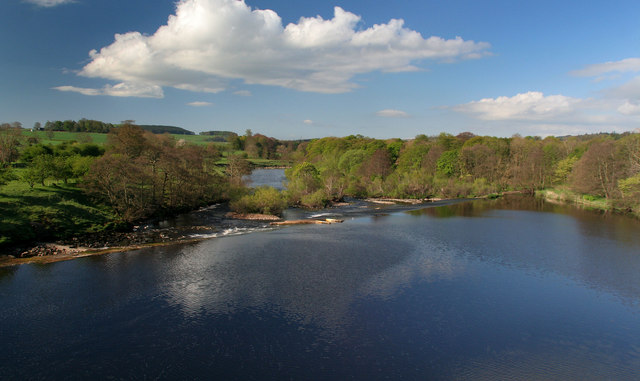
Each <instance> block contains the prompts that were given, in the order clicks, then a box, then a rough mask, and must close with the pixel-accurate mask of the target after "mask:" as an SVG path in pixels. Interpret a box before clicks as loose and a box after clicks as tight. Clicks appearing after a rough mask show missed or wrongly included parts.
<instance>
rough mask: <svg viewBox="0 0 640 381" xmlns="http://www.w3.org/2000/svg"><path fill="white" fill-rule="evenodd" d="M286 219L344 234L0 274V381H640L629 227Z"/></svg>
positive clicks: (468, 213)
mask: <svg viewBox="0 0 640 381" xmlns="http://www.w3.org/2000/svg"><path fill="white" fill-rule="evenodd" d="M288 213H289V214H290V215H291V216H295V217H296V218H299V217H302V218H305V217H309V216H311V215H313V214H325V215H332V216H339V217H342V218H344V219H345V222H344V223H342V224H334V225H301V226H289V227H284V228H277V229H274V228H270V227H268V226H266V225H261V226H252V228H251V229H247V230H246V231H244V230H240V231H239V233H238V235H227V236H224V237H218V238H211V239H207V240H204V241H201V242H198V243H191V244H183V245H172V246H164V247H155V248H146V249H143V250H135V251H130V252H126V253H112V254H106V255H102V256H95V257H86V258H81V259H76V260H73V261H68V262H58V263H52V264H47V265H22V266H16V267H9V268H3V269H0V322H1V324H0V338H1V340H0V353H2V354H3V357H4V359H3V361H2V362H1V363H0V375H2V378H3V379H45V378H46V379H61V378H64V379H106V378H115V379H120V378H124V379H202V380H211V379H238V380H251V379H260V380H266V379H274V380H275V379H277V380H281V379H324V380H342V379H363V380H375V379H407V380H418V379H419V380H424V379H457V380H463V379H473V380H482V379H486V380H495V379H510V380H511V379H526V380H531V379H545V380H548V379H562V380H567V379H581V380H584V379H629V380H632V379H638V378H639V377H640V276H638V274H640V234H639V233H640V223H639V222H638V221H636V220H634V219H631V218H627V217H623V216H617V215H603V214H599V213H595V212H590V211H585V210H579V209H575V208H572V207H567V206H558V205H553V204H549V203H545V202H543V201H541V200H536V199H533V198H527V197H518V196H513V197H506V198H503V199H499V200H475V201H462V202H453V203H436V204H433V205H427V206H422V207H418V208H416V207H408V206H393V207H384V206H375V205H373V206H372V205H367V204H364V203H356V204H354V205H352V206H350V207H343V208H334V209H330V210H325V211H320V212H304V211H298V210H292V211H289V212H288ZM240 233H244V234H240Z"/></svg>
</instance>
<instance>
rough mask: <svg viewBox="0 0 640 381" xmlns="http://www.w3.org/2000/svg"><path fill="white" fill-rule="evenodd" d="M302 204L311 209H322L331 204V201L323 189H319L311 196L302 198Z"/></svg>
mask: <svg viewBox="0 0 640 381" xmlns="http://www.w3.org/2000/svg"><path fill="white" fill-rule="evenodd" d="M300 204H301V205H302V206H304V207H306V208H310V209H321V208H324V207H326V206H327V205H328V204H329V199H328V197H327V195H326V194H325V192H324V191H323V190H322V189H318V190H317V191H315V192H313V193H311V194H308V195H305V196H302V199H301V200H300Z"/></svg>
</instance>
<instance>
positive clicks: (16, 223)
mask: <svg viewBox="0 0 640 381" xmlns="http://www.w3.org/2000/svg"><path fill="white" fill-rule="evenodd" d="M0 215H1V216H2V219H0V247H1V246H2V245H6V244H12V243H19V242H25V241H45V240H51V239H56V238H61V237H65V236H69V235H72V234H74V235H75V234H83V233H89V232H95V231H100V230H103V229H105V228H108V227H109V226H110V224H112V223H113V221H115V216H114V215H113V214H111V212H110V209H109V208H108V207H106V206H104V205H100V204H96V203H95V201H93V200H91V199H89V198H88V197H87V196H86V195H85V194H84V192H82V190H81V189H79V188H77V187H76V186H75V184H63V183H48V185H47V186H41V185H36V186H34V187H33V188H30V187H29V185H27V184H26V183H24V182H21V181H12V182H10V183H9V184H7V185H5V186H3V187H2V188H0Z"/></svg>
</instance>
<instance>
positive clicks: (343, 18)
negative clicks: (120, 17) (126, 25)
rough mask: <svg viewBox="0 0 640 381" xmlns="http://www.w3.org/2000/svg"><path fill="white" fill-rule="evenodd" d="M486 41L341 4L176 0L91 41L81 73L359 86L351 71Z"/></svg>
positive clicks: (195, 85) (167, 82) (463, 50)
mask: <svg viewBox="0 0 640 381" xmlns="http://www.w3.org/2000/svg"><path fill="white" fill-rule="evenodd" d="M488 48H489V44H488V43H484V42H478V43H476V42H474V41H465V40H463V39H462V38H460V37H456V38H454V39H448V40H447V39H443V38H441V37H435V36H432V37H428V38H424V37H423V36H422V35H421V34H420V33H418V32H416V31H413V30H410V29H407V28H405V27H404V21H403V20H397V19H392V20H390V21H389V22H388V23H386V24H377V25H374V26H372V27H370V28H366V29H365V28H363V27H362V20H361V17H360V16H357V15H355V14H353V13H350V12H347V11H345V10H343V9H342V8H339V7H336V8H335V14H334V17H333V18H332V19H330V20H324V19H323V18H322V17H320V16H317V17H310V18H307V17H302V18H300V20H299V21H298V22H297V23H291V24H288V25H287V26H286V27H285V26H283V25H282V20H281V18H280V17H279V16H278V14H276V13H275V12H273V11H271V10H257V9H256V10H252V9H251V8H250V7H249V6H248V5H246V4H245V2H244V0H181V1H179V2H178V3H177V8H176V13H175V15H171V16H170V17H169V19H168V22H167V24H166V25H163V26H161V27H160V28H158V30H157V31H156V32H155V33H154V34H153V35H150V36H147V35H143V34H141V33H139V32H129V33H126V34H117V35H116V36H115V41H114V42H113V43H112V44H111V45H109V46H105V47H103V48H102V49H100V51H96V50H93V51H91V52H90V54H89V55H90V57H91V62H90V63H89V64H87V65H86V66H85V67H84V68H83V69H82V70H81V72H80V74H81V75H83V76H86V77H95V78H104V79H108V80H113V81H118V82H123V83H135V84H144V85H145V86H169V87H175V88H181V89H188V90H192V91H210V90H212V89H216V90H217V89H220V88H223V87H225V85H226V83H227V82H228V81H230V80H242V81H244V82H245V83H248V84H261V85H273V86H281V87H285V88H289V89H295V90H300V91H311V92H319V93H344V92H348V91H351V90H353V89H354V88H357V87H358V85H357V84H356V83H354V82H353V81H352V79H353V77H354V76H356V75H358V74H363V73H369V72H373V71H383V72H394V71H412V70H416V69H417V67H416V66H415V65H416V64H417V63H419V62H420V61H423V60H427V59H428V60H439V61H455V60H459V59H472V58H478V57H481V56H483V55H486V54H488V53H487V49H488ZM207 89H208V90H207Z"/></svg>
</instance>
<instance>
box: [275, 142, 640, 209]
mask: <svg viewBox="0 0 640 381" xmlns="http://www.w3.org/2000/svg"><path fill="white" fill-rule="evenodd" d="M292 157H293V158H294V165H293V166H292V168H291V169H289V170H287V172H286V174H287V176H288V179H289V188H288V192H289V199H290V201H291V202H292V203H294V204H299V205H307V206H311V207H319V206H321V205H324V204H326V203H327V202H328V201H331V200H340V199H342V198H343V197H344V196H354V197H383V196H384V197H393V198H429V197H447V198H455V197H469V196H482V195H488V194H491V193H500V192H504V191H510V190H517V191H523V192H526V193H534V192H535V191H536V190H540V189H545V188H549V187H564V188H567V189H570V190H572V191H574V192H577V193H580V194H587V195H591V196H593V197H602V198H605V199H607V200H610V201H611V202H612V203H613V204H614V205H615V206H616V207H618V208H621V209H626V210H636V211H637V210H638V207H639V204H640V134H638V133H624V134H598V135H584V136H578V137H563V138H556V137H547V138H544V139H541V138H539V137H521V136H517V135H516V136H513V137H510V138H499V137H491V136H476V135H474V134H472V133H468V132H466V133H461V134H459V135H457V136H453V135H451V134H447V133H442V134H440V135H438V136H432V137H428V136H425V135H419V136H417V137H416V138H415V139H411V140H408V141H403V140H400V139H389V140H377V139H371V138H366V137H363V136H348V137H344V138H335V137H327V138H322V139H316V140H313V141H311V142H307V143H303V144H301V145H300V146H299V147H298V149H297V150H296V151H295V152H294V153H293V154H292Z"/></svg>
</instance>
